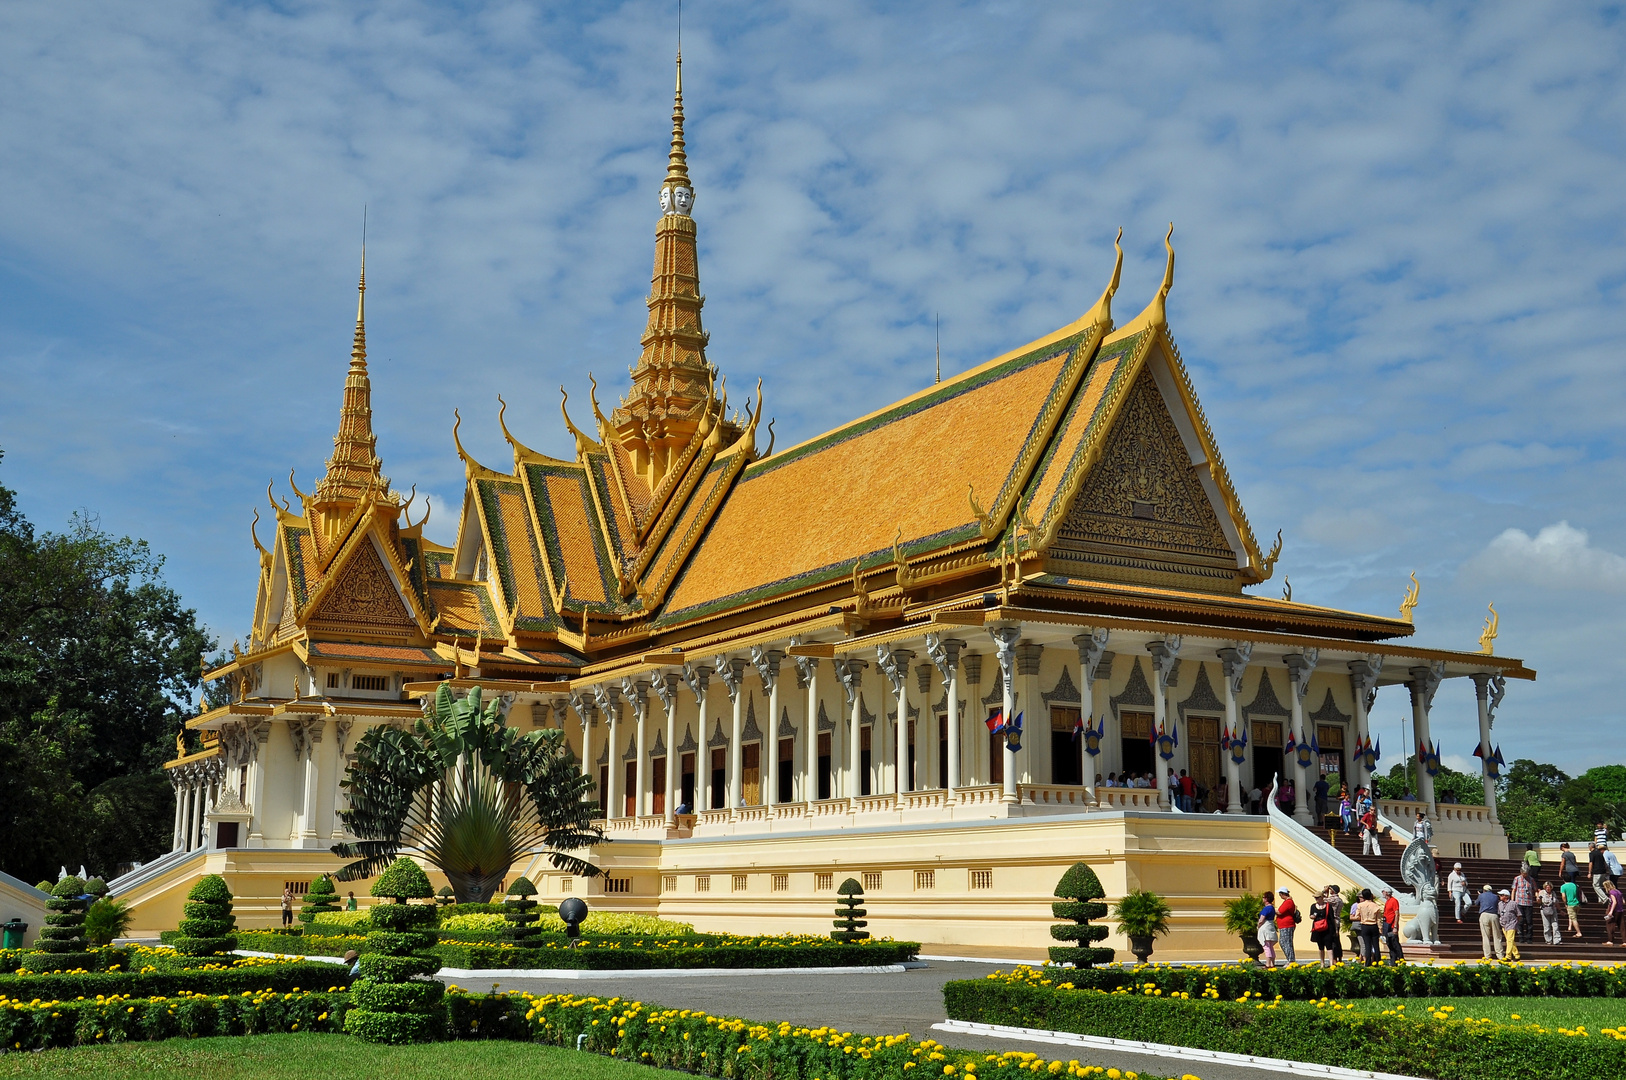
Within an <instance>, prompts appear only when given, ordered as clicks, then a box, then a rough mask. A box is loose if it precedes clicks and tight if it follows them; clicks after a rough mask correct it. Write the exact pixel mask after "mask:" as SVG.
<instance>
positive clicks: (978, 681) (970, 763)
mask: <svg viewBox="0 0 1626 1080" xmlns="http://www.w3.org/2000/svg"><path fill="white" fill-rule="evenodd" d="M961 662H962V664H963V665H964V667H965V675H966V681H967V682H969V683H970V684H971V689H970V691H968V692H967V694H966V697H967V698H968V699H969V701H970V704H971V712H970V713H969V714H967V717H966V719H965V721H963V722H962V723H963V726H964V728H965V731H962V732H961V735H962V736H965V735H966V732H970V735H969V738H970V739H971V743H970V746H971V753H970V754H969V755H965V754H962V755H961V757H962V759H963V763H964V768H965V783H966V786H967V787H976V786H978V785H981V784H988V783H992V779H991V778H992V776H993V770H992V769H991V768H989V767H988V739H987V738H986V735H987V731H988V729H987V728H986V727H985V726H984V725H983V722H982V718H983V714H984V713H985V712H986V709H985V708H984V706H983V703H982V656H981V654H979V653H963V654H962V655H961Z"/></svg>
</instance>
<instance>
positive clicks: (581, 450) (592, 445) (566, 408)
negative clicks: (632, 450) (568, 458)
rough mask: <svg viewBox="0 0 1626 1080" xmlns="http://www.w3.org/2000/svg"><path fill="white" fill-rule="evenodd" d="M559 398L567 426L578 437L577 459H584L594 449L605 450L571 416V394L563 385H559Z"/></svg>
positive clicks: (561, 412) (560, 411) (561, 411)
mask: <svg viewBox="0 0 1626 1080" xmlns="http://www.w3.org/2000/svg"><path fill="white" fill-rule="evenodd" d="M559 398H560V400H559V413H560V415H562V416H563V417H564V418H565V427H566V428H568V429H569V430H570V434H571V435H573V436H575V438H576V460H577V461H584V460H586V458H587V455H588V454H590V453H592V452H593V451H595V450H597V451H603V449H604V447H602V446H600V445H599V444H598V443H596V442H594V441H593V439H592V437H591V436H589V435H588V434H587V433H586V432H585V431H583V430H582V429H581V428H579V427H577V426H576V422H575V421H574V420H572V419H571V418H570V394H569V392H568V391H566V390H565V388H564V387H563V386H560V387H559Z"/></svg>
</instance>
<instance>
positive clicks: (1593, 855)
mask: <svg viewBox="0 0 1626 1080" xmlns="http://www.w3.org/2000/svg"><path fill="white" fill-rule="evenodd" d="M1586 868H1587V873H1589V874H1591V875H1592V891H1593V892H1595V893H1597V894H1598V903H1600V904H1607V903H1608V902H1609V894H1608V893H1606V892H1605V891H1604V885H1605V884H1607V883H1608V881H1609V864H1608V863H1606V862H1604V860H1603V848H1601V847H1599V846H1598V844H1597V843H1596V842H1594V843H1592V844H1590V845H1588V847H1587V856H1586Z"/></svg>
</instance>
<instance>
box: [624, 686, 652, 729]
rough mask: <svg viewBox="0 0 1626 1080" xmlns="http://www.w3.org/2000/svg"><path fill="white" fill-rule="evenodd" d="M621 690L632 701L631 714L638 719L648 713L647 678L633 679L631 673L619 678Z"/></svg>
mask: <svg viewBox="0 0 1626 1080" xmlns="http://www.w3.org/2000/svg"><path fill="white" fill-rule="evenodd" d="M621 692H622V693H623V694H625V695H626V696H627V700H628V701H630V702H632V715H633V716H634V717H636V718H637V719H639V720H642V719H644V717H646V716H648V715H649V680H647V679H634V678H633V677H632V676H631V675H628V676H626V677H624V678H623V679H622V680H621Z"/></svg>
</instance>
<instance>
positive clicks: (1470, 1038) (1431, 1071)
mask: <svg viewBox="0 0 1626 1080" xmlns="http://www.w3.org/2000/svg"><path fill="white" fill-rule="evenodd" d="M1145 981H1148V982H1150V981H1152V980H1149V979H1148V980H1145ZM1238 996H1240V995H1238ZM943 1003H944V1006H945V1007H946V1009H947V1012H948V1016H949V1018H950V1019H952V1020H969V1021H974V1022H977V1023H983V1024H1010V1025H1014V1026H1017V1027H1028V1028H1040V1029H1042V1030H1047V1031H1070V1032H1076V1033H1078V1034H1081V1035H1103V1036H1109V1037H1112V1038H1118V1039H1136V1040H1141V1041H1145V1042H1154V1043H1165V1044H1170V1045H1174V1046H1187V1047H1193V1048H1196V1049H1201V1050H1217V1051H1222V1052H1226V1053H1233V1054H1258V1055H1266V1056H1269V1057H1275V1058H1286V1059H1288V1060H1290V1061H1304V1062H1312V1063H1317V1064H1322V1065H1337V1066H1340V1067H1342V1068H1348V1069H1370V1070H1373V1071H1375V1072H1390V1073H1400V1074H1403V1075H1406V1076H1420V1077H1430V1078H1436V1080H1483V1078H1485V1077H1495V1078H1496V1080H1597V1078H1598V1077H1603V1076H1626V1042H1622V1041H1617V1040H1615V1039H1614V1038H1611V1037H1609V1036H1603V1035H1598V1034H1593V1035H1590V1036H1585V1037H1572V1036H1567V1035H1562V1034H1559V1033H1557V1032H1554V1031H1545V1030H1543V1029H1541V1028H1540V1027H1538V1026H1537V1025H1534V1024H1528V1025H1520V1026H1508V1025H1500V1024H1479V1023H1469V1022H1465V1021H1460V1020H1445V1021H1434V1020H1413V1019H1409V1018H1407V1017H1403V1016H1384V1015H1374V1014H1371V1013H1359V1012H1354V1011H1347V1012H1346V1011H1343V1010H1332V1009H1326V1008H1317V1007H1315V1006H1314V1005H1312V1004H1308V1003H1292V1004H1279V1005H1272V1004H1264V1005H1258V1004H1239V1003H1237V1002H1234V1001H1214V1000H1202V999H1194V1000H1183V999H1172V1000H1171V999H1170V998H1167V997H1153V996H1150V995H1149V994H1147V993H1144V992H1143V993H1138V994H1137V993H1133V992H1120V993H1107V992H1102V991H1099V990H1075V989H1064V988H1061V987H1054V986H1038V985H1033V984H1031V983H1023V982H1018V981H1014V980H1005V979H975V980H965V981H959V982H951V983H948V984H946V985H945V986H944V987H943Z"/></svg>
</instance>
